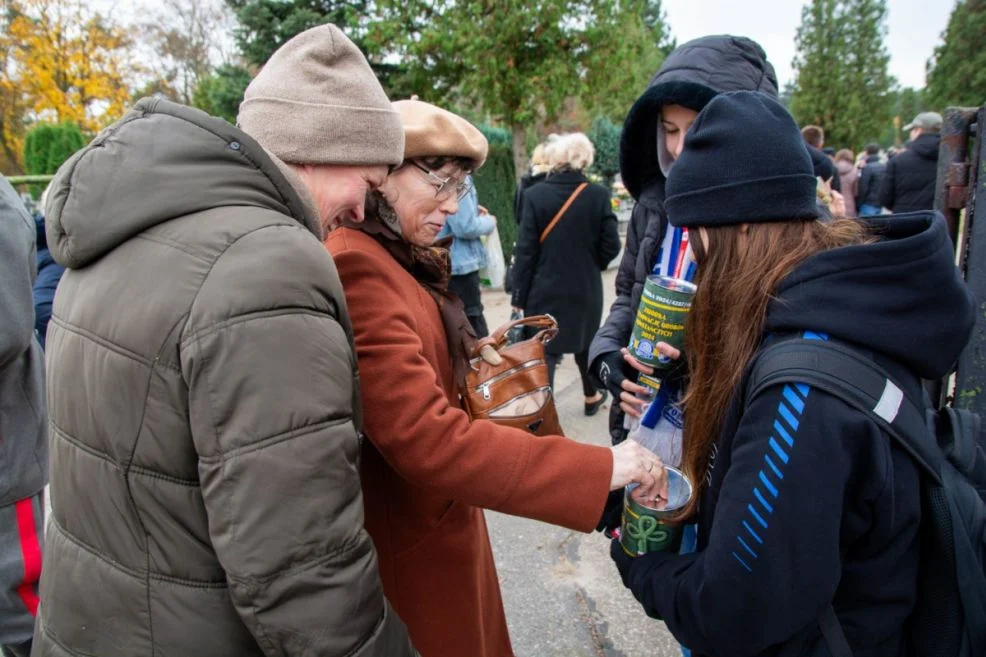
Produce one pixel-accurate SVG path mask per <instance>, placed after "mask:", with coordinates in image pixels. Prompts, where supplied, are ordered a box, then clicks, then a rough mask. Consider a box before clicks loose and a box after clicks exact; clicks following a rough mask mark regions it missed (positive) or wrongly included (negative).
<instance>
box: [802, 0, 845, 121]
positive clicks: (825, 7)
mask: <svg viewBox="0 0 986 657" xmlns="http://www.w3.org/2000/svg"><path fill="white" fill-rule="evenodd" d="M839 4H840V0H812V1H811V3H810V4H807V5H805V6H804V7H803V8H802V9H801V25H800V26H798V31H797V33H796V35H795V37H794V44H795V48H796V49H797V50H796V54H795V56H794V61H793V62H791V65H792V66H793V67H794V76H795V77H794V90H793V93H792V94H791V113H792V114H794V118H795V119H796V120H797V121H798V124H799V125H806V124H809V123H811V124H815V125H820V126H822V127H824V128H826V129H830V126H833V125H835V120H836V116H837V115H838V114H840V110H841V109H842V108H841V107H840V106H839V104H840V102H839V101H840V100H841V98H840V95H839V93H838V92H839V91H841V89H840V81H841V79H842V67H843V65H844V64H845V58H844V54H845V53H844V49H843V46H844V45H845V38H844V37H843V36H842V33H841V29H842V26H841V20H840V18H841V17H840V16H839V12H838V6H839Z"/></svg>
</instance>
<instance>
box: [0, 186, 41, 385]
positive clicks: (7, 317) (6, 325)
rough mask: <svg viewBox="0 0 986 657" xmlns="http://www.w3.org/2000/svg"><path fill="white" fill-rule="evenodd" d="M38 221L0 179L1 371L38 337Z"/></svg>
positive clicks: (12, 189) (12, 190) (10, 188)
mask: <svg viewBox="0 0 986 657" xmlns="http://www.w3.org/2000/svg"><path fill="white" fill-rule="evenodd" d="M34 233H35V229H34V221H33V220H32V219H31V217H30V215H29V214H28V213H27V210H25V209H24V204H23V203H21V200H20V199H19V198H18V197H17V192H15V191H14V188H13V187H11V186H10V183H8V182H7V180H6V179H3V178H0V309H2V311H0V312H2V314H0V369H3V368H4V366H6V365H7V364H8V363H10V362H11V361H13V360H14V359H16V358H20V357H21V356H22V355H23V354H24V352H25V351H27V349H28V347H30V345H31V337H32V336H33V335H34V299H33V297H32V295H31V285H32V283H33V282H34V276H35V267H36V264H35V260H34Z"/></svg>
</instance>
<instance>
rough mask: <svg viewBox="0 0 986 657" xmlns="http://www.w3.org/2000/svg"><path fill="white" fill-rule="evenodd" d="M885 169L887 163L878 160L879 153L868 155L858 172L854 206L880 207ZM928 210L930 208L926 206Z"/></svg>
mask: <svg viewBox="0 0 986 657" xmlns="http://www.w3.org/2000/svg"><path fill="white" fill-rule="evenodd" d="M886 171H887V165H885V164H884V163H883V162H881V161H880V156H879V155H868V156H867V157H866V166H865V167H863V171H862V173H860V174H859V194H857V195H856V207H857V208H861V207H863V206H864V205H875V206H876V207H880V203H881V199H880V194H881V192H882V189H881V187H882V185H883V177H884V174H885V173H886ZM928 209H929V210H930V208H928Z"/></svg>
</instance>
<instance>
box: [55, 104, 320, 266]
mask: <svg viewBox="0 0 986 657" xmlns="http://www.w3.org/2000/svg"><path fill="white" fill-rule="evenodd" d="M288 175H290V174H288V173H287V172H286V171H285V168H284V167H283V166H279V165H278V163H276V162H275V161H274V159H273V158H272V156H270V155H269V154H268V153H267V152H266V151H265V150H264V149H263V147H261V146H260V144H258V143H257V142H256V141H255V140H254V139H253V138H251V137H250V136H249V135H247V134H246V133H245V132H243V131H242V130H240V129H238V128H236V127H234V126H232V125H230V124H229V123H227V122H226V121H223V120H222V119H217V118H214V117H211V116H209V115H208V114H206V113H204V112H202V111H200V110H197V109H193V108H191V107H185V106H184V105H179V104H177V103H172V102H170V101H167V100H163V99H158V98H144V99H142V100H141V101H140V102H138V103H137V105H136V106H135V107H134V108H133V109H132V110H130V111H129V112H128V113H127V114H126V115H125V116H124V117H123V118H122V119H120V120H119V121H117V122H116V123H114V124H113V125H111V126H109V127H108V128H106V129H105V130H103V131H102V132H101V133H99V135H98V136H97V137H96V138H95V139H94V140H93V141H92V143H90V144H89V145H88V146H87V147H86V148H84V149H83V150H81V151H79V152H78V153H76V154H75V155H74V156H73V157H72V158H71V159H70V160H69V161H68V162H66V163H65V164H64V165H62V167H61V168H60V169H59V170H58V174H57V175H56V176H55V180H54V181H53V182H52V186H51V192H50V193H49V198H48V204H47V207H46V217H47V226H46V233H47V237H48V247H49V249H50V250H51V253H52V255H53V256H54V258H55V260H56V261H57V262H59V263H60V264H62V265H64V266H66V267H68V268H70V269H79V268H81V267H85V266H86V265H88V264H90V263H92V262H94V261H95V260H98V259H99V258H100V257H102V256H103V255H105V254H106V253H108V252H110V251H112V250H113V249H114V248H116V247H117V246H119V245H120V244H122V243H124V242H126V241H127V240H129V239H131V238H132V237H134V236H135V235H138V234H140V233H142V232H144V231H145V230H147V229H149V228H152V227H153V226H156V225H158V224H161V223H164V222H167V221H169V220H171V219H175V218H178V217H182V216H185V215H188V214H192V213H196V212H202V211H204V210H209V209H212V208H216V207H222V206H230V205H242V206H255V207H263V208H269V209H272V210H275V211H277V212H279V213H281V214H284V215H288V216H291V217H293V218H294V219H296V220H297V221H298V222H299V223H301V224H302V225H304V226H305V227H307V228H308V229H309V230H311V231H312V233H314V234H315V235H317V236H320V235H321V232H320V230H321V229H320V227H319V222H318V218H317V215H316V214H315V212H314V208H313V207H312V206H311V204H310V202H306V200H305V198H304V197H303V196H302V194H300V193H299V192H298V190H296V189H295V185H293V184H292V181H291V180H289V178H288V177H287V176H288ZM295 184H296V183H295Z"/></svg>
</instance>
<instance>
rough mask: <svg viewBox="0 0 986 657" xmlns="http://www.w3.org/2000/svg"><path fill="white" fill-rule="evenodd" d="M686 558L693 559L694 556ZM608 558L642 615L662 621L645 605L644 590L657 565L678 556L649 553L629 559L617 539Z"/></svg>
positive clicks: (667, 553) (655, 611) (659, 616)
mask: <svg viewBox="0 0 986 657" xmlns="http://www.w3.org/2000/svg"><path fill="white" fill-rule="evenodd" d="M687 556H689V557H694V556H696V555H687ZM609 557H610V558H611V559H612V560H613V563H615V564H616V569H617V570H619V571H620V578H621V579H622V580H623V586H625V587H627V588H628V589H630V592H631V593H633V597H635V598H637V601H638V602H640V604H641V605H643V608H644V613H645V614H647V615H648V616H650V617H651V618H656V619H658V620H663V619H662V618H661V615H660V614H659V613H658V611H657V609H654V608H653V607H650V606H648V603H647V599H646V598H648V597H649V596H647V595H646V593H647V590H646V589H647V586H650V585H651V584H650V582H649V579H650V577H649V574H650V573H651V572H652V571H653V570H654V568H655V567H656V566H657V565H658V564H660V563H662V562H664V561H665V560H666V559H668V557H673V558H678V555H677V554H675V553H669V552H651V553H649V554H641V555H640V556H638V557H631V556H630V555H629V554H627V553H626V552H625V551H624V550H623V546H622V545H620V541H619V539H613V542H612V543H610V545H609Z"/></svg>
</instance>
